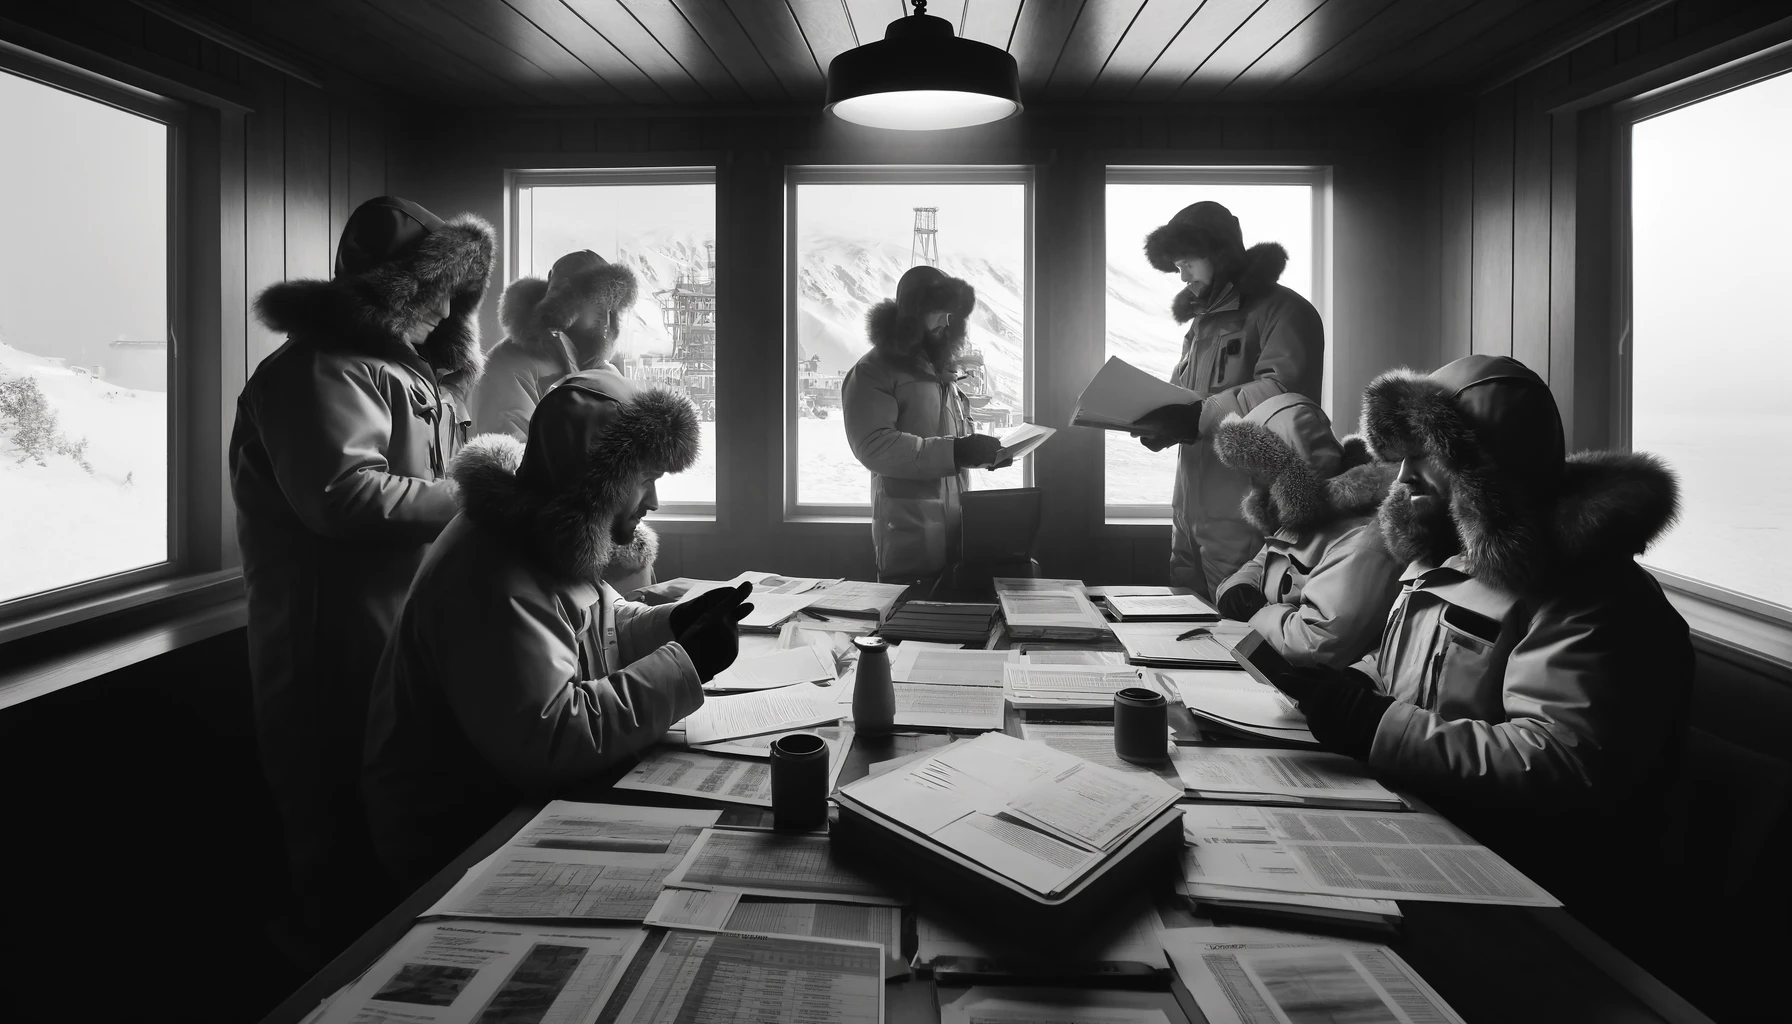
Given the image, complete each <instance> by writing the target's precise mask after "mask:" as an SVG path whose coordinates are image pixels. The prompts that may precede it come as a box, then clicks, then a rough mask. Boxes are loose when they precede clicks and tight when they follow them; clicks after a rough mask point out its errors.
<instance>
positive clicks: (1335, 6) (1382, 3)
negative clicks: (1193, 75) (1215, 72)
mask: <svg viewBox="0 0 1792 1024" xmlns="http://www.w3.org/2000/svg"><path fill="white" fill-rule="evenodd" d="M1393 4H1394V0H1329V2H1327V3H1324V4H1323V5H1322V6H1320V7H1318V9H1317V10H1314V11H1312V12H1311V13H1310V15H1309V16H1308V17H1305V18H1303V19H1301V21H1300V23H1299V24H1298V25H1295V26H1294V27H1293V28H1291V29H1289V30H1288V31H1287V33H1286V34H1284V35H1283V36H1282V37H1281V38H1280V39H1278V40H1276V41H1275V42H1274V43H1272V44H1271V45H1269V47H1268V48H1266V49H1262V50H1261V53H1260V55H1259V56H1258V57H1257V58H1256V59H1255V60H1254V61H1252V63H1251V64H1250V66H1249V67H1246V68H1243V69H1241V70H1240V71H1239V73H1238V75H1237V77H1235V78H1234V79H1233V80H1232V81H1231V82H1230V83H1229V84H1227V85H1226V86H1225V87H1224V89H1223V92H1222V94H1221V95H1223V96H1224V97H1225V98H1226V99H1251V98H1261V97H1264V96H1267V95H1269V94H1270V93H1272V92H1274V91H1275V89H1276V88H1277V87H1278V86H1280V85H1281V84H1282V83H1284V82H1286V81H1288V79H1290V78H1292V77H1294V75H1295V73H1297V72H1299V71H1300V70H1301V69H1303V68H1305V67H1307V66H1308V65H1309V64H1311V63H1313V61H1314V60H1316V59H1318V58H1319V57H1321V56H1323V55H1324V54H1326V53H1327V52H1328V51H1330V50H1331V49H1333V48H1335V47H1336V46H1338V45H1341V44H1342V41H1343V40H1346V39H1348V38H1350V37H1351V35H1352V34H1354V33H1355V32H1356V31H1357V30H1358V29H1360V28H1362V27H1363V26H1364V25H1366V24H1368V23H1369V22H1370V21H1372V20H1374V19H1375V17H1376V16H1377V15H1379V14H1381V13H1382V12H1384V11H1386V10H1388V9H1389V8H1390V7H1392V6H1393ZM1255 21H1256V19H1255V18H1253V19H1252V23H1255Z"/></svg>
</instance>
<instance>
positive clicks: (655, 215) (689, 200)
mask: <svg viewBox="0 0 1792 1024" xmlns="http://www.w3.org/2000/svg"><path fill="white" fill-rule="evenodd" d="M530 192H531V193H532V198H533V202H534V208H535V209H534V218H533V221H532V223H533V228H534V240H533V241H534V244H533V245H532V246H529V245H526V246H525V248H526V249H529V250H532V251H531V252H530V253H528V254H526V255H525V258H526V259H527V258H528V257H529V256H533V259H534V263H533V264H532V265H528V264H525V265H524V266H523V267H521V268H520V273H521V275H523V276H530V275H533V276H535V277H546V276H547V275H548V271H549V270H550V269H552V268H553V266H554V261H555V260H557V259H559V258H560V257H561V256H564V255H566V254H567V253H569V252H577V251H578V250H580V249H590V250H592V251H593V252H595V253H597V254H598V255H599V256H602V257H603V258H604V259H606V260H614V259H615V258H616V249H617V243H618V241H619V240H621V239H623V238H627V237H630V236H639V235H650V234H653V233H655V232H661V231H674V232H679V233H690V234H694V235H697V236H699V237H703V238H714V237H715V226H716V187H715V186H714V185H705V184H692V185H601V186H598V187H595V188H580V187H577V186H564V185H563V186H543V187H540V188H534V189H530Z"/></svg>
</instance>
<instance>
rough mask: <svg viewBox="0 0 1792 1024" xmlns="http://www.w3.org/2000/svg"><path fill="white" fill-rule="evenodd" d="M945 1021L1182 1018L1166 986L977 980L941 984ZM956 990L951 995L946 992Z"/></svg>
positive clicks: (1045, 1023)
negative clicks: (1146, 988)
mask: <svg viewBox="0 0 1792 1024" xmlns="http://www.w3.org/2000/svg"><path fill="white" fill-rule="evenodd" d="M940 995H941V998H942V999H946V1001H945V1002H942V1003H941V1004H940V1024H1182V1022H1184V1021H1186V1020H1187V1018H1186V1017H1185V1016H1183V1015H1182V1014H1181V1013H1180V1012H1177V1013H1176V1015H1175V1016H1174V1017H1171V1016H1170V1011H1172V1010H1175V1008H1176V1007H1175V999H1174V997H1173V996H1171V995H1170V994H1169V993H1167V992H1130V991H1126V990H1124V989H1108V988H1063V987H1059V986H1051V987H1032V986H1027V987H1016V986H1013V985H999V986H997V985H989V986H984V985H974V986H971V987H970V988H967V989H964V990H963V991H961V992H958V993H956V994H953V993H952V990H949V989H943V990H941V993H940ZM948 995H951V998H947V996H948Z"/></svg>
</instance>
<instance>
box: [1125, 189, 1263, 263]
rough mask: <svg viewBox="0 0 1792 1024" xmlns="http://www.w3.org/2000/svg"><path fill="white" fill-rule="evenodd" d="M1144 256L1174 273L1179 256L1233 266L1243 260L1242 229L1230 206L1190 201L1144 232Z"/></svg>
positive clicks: (1180, 258) (1180, 257)
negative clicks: (1164, 221)
mask: <svg viewBox="0 0 1792 1024" xmlns="http://www.w3.org/2000/svg"><path fill="white" fill-rule="evenodd" d="M1145 258H1146V259H1147V260H1150V261H1151V265H1152V266H1153V267H1155V268H1157V269H1158V270H1161V271H1163V272H1164V273H1166V274H1173V273H1175V272H1176V261H1177V260H1182V259H1207V260H1212V261H1213V262H1214V263H1215V265H1216V266H1219V267H1237V266H1238V265H1239V264H1241V263H1243V262H1244V232H1243V231H1242V230H1241V229H1240V228H1239V226H1238V218H1237V217H1234V216H1232V211H1231V210H1228V209H1226V208H1225V207H1224V206H1221V205H1220V204H1218V203H1212V202H1200V203H1194V204H1191V205H1189V206H1185V207H1183V208H1182V209H1180V210H1178V211H1176V216H1174V217H1171V218H1170V222H1169V223H1168V224H1165V225H1163V226H1162V227H1159V228H1156V229H1154V230H1153V231H1152V232H1151V233H1150V234H1149V235H1146V236H1145Z"/></svg>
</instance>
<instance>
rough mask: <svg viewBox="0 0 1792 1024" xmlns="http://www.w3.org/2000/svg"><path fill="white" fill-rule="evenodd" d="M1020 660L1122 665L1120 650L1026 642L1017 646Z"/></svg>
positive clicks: (1032, 662) (1061, 663)
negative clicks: (1060, 646) (1054, 648)
mask: <svg viewBox="0 0 1792 1024" xmlns="http://www.w3.org/2000/svg"><path fill="white" fill-rule="evenodd" d="M1018 650H1019V651H1020V652H1021V653H1020V658H1021V661H1022V662H1024V663H1026V664H1028V665H1124V664H1126V655H1125V654H1124V653H1123V652H1121V651H1091V650H1074V649H1072V650H1052V649H1049V648H1046V647H1041V646H1039V645H1034V644H1028V645H1025V646H1024V647H1021V648H1018Z"/></svg>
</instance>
